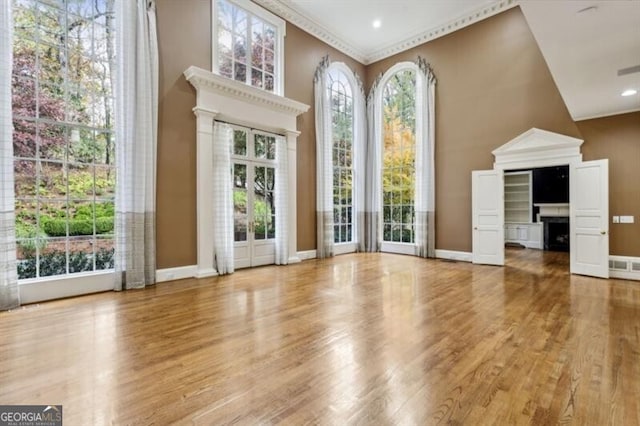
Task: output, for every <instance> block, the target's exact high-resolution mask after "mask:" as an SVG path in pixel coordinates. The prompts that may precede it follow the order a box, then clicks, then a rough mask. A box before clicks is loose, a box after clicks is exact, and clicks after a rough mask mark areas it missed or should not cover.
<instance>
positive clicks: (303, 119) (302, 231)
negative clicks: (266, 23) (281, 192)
mask: <svg viewBox="0 0 640 426" xmlns="http://www.w3.org/2000/svg"><path fill="white" fill-rule="evenodd" d="M325 55H329V58H330V59H331V61H332V62H344V63H345V64H346V65H348V66H349V67H351V69H352V70H354V71H355V72H356V73H357V74H359V75H360V77H361V78H363V79H364V76H365V67H364V66H363V65H362V64H360V63H358V62H356V61H354V60H353V59H351V58H350V57H348V56H346V55H344V54H342V53H340V52H338V51H337V50H335V49H333V48H332V47H329V46H328V45H327V44H325V43H324V42H322V41H320V40H318V39H317V38H315V37H313V36H311V35H309V34H308V33H306V32H304V31H302V30H301V29H299V28H298V27H296V26H294V25H292V24H290V23H287V37H286V38H285V74H284V75H285V80H286V83H285V96H286V97H288V98H292V99H295V100H297V101H300V102H304V103H305V104H307V105H310V106H311V108H310V109H309V111H307V112H306V113H305V114H303V115H301V116H300V117H298V130H299V131H300V132H301V133H300V136H298V155H297V161H298V191H297V197H298V203H297V204H298V205H297V209H298V210H297V211H298V251H304V250H315V248H316V189H315V188H316V146H315V144H316V134H315V131H316V129H315V119H314V114H315V112H314V111H315V110H314V107H313V103H314V101H313V74H314V73H315V70H316V68H317V67H318V64H319V63H320V60H321V59H322V57H324V56H325Z"/></svg>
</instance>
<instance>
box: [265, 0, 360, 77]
mask: <svg viewBox="0 0 640 426" xmlns="http://www.w3.org/2000/svg"><path fill="white" fill-rule="evenodd" d="M253 2H254V3H257V4H259V5H260V6H262V7H264V8H265V9H267V10H269V11H270V12H272V13H275V14H276V15H278V16H280V17H281V18H282V19H284V20H286V21H288V22H291V23H292V24H294V25H295V26H297V27H300V28H302V29H303V30H304V31H306V32H308V33H309V34H311V35H312V36H314V37H316V38H318V39H320V40H322V41H324V42H325V43H327V44H328V45H329V46H331V47H333V48H336V49H338V50H339V51H341V52H342V53H344V54H345V55H348V56H350V57H352V58H353V59H355V60H356V61H358V62H361V63H363V64H365V65H366V64H367V63H368V62H366V60H367V55H366V54H365V52H363V51H362V50H360V49H358V48H356V47H355V46H353V45H352V44H350V43H349V42H347V41H346V40H344V39H342V38H340V37H338V36H336V35H335V34H333V33H332V32H331V31H329V30H328V29H326V28H325V27H323V26H322V25H320V24H319V23H317V22H316V21H314V20H313V19H311V18H309V17H307V16H304V15H302V14H301V13H300V12H298V11H296V10H294V9H293V8H291V7H289V6H288V5H287V4H286V3H285V2H284V1H282V0H253Z"/></svg>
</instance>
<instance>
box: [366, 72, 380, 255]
mask: <svg viewBox="0 0 640 426" xmlns="http://www.w3.org/2000/svg"><path fill="white" fill-rule="evenodd" d="M381 79H382V75H380V76H379V77H378V78H377V79H376V81H375V82H374V83H373V86H372V87H371V91H370V92H369V96H368V97H367V121H368V129H369V131H368V133H367V136H368V144H367V159H366V161H367V168H366V173H365V212H364V250H363V251H369V252H371V251H380V244H381V238H380V232H379V229H380V220H381V218H380V216H381V212H380V195H381V192H382V182H381V180H382V177H381V172H380V171H381V170H382V169H381V167H382V159H381V156H382V112H381V111H382V105H380V104H379V102H377V100H378V99H380V96H379V92H380V91H381V90H384V87H382V86H381V84H380V81H381ZM376 123H379V125H376Z"/></svg>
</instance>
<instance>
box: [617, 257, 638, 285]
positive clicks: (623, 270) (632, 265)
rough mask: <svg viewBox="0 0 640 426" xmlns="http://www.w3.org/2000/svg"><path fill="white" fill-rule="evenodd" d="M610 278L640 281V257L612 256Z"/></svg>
mask: <svg viewBox="0 0 640 426" xmlns="http://www.w3.org/2000/svg"><path fill="white" fill-rule="evenodd" d="M609 277H611V278H622V279H624V280H637V281H640V257H630V256H615V255H613V256H612V255H610V256H609Z"/></svg>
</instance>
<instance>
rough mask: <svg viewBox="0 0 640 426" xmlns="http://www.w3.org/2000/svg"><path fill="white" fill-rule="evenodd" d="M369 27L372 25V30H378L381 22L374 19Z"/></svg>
mask: <svg viewBox="0 0 640 426" xmlns="http://www.w3.org/2000/svg"><path fill="white" fill-rule="evenodd" d="M371 25H373V28H380V27H381V26H382V21H381V20H379V19H376V20H375V21H373V23H372V24H371Z"/></svg>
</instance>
